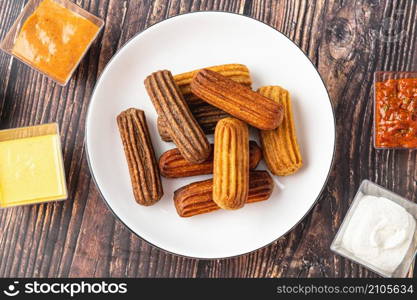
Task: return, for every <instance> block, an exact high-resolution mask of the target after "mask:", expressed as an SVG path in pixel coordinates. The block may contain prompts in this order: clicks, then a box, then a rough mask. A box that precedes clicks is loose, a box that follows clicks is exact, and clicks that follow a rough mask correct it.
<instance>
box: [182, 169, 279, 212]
mask: <svg viewBox="0 0 417 300" xmlns="http://www.w3.org/2000/svg"><path fill="white" fill-rule="evenodd" d="M273 188H274V182H273V180H272V178H271V175H269V173H268V172H267V171H251V172H250V174H249V193H248V198H247V200H246V203H255V202H259V201H265V200H267V199H269V197H270V196H271V193H272V191H273ZM174 203H175V208H176V209H177V212H178V215H180V216H181V217H191V216H195V215H199V214H204V213H208V212H212V211H215V210H218V209H220V207H219V206H218V205H217V204H216V203H215V202H214V201H213V179H208V180H204V181H199V182H194V183H191V184H189V185H186V186H184V187H182V188H180V189H178V190H176V191H175V192H174Z"/></svg>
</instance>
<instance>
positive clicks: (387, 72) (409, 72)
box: [372, 70, 417, 150]
mask: <svg viewBox="0 0 417 300" xmlns="http://www.w3.org/2000/svg"><path fill="white" fill-rule="evenodd" d="M400 73H401V74H406V75H414V74H415V76H416V78H417V70H416V71H375V72H374V76H373V77H374V78H373V83H372V89H373V91H372V101H373V109H372V113H373V122H372V129H373V133H372V140H373V142H372V145H373V147H374V149H376V150H415V149H417V147H413V148H407V147H380V146H377V145H376V88H375V84H376V83H377V82H381V81H380V80H378V76H380V75H382V74H388V75H396V74H400Z"/></svg>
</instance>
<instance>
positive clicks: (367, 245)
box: [342, 195, 416, 274]
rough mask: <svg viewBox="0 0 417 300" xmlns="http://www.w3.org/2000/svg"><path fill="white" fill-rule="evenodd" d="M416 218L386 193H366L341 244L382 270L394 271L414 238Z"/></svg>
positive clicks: (383, 271)
mask: <svg viewBox="0 0 417 300" xmlns="http://www.w3.org/2000/svg"><path fill="white" fill-rule="evenodd" d="M415 228H416V220H415V219H414V217H413V216H412V215H411V214H409V213H408V212H407V211H406V210H405V209H404V208H403V207H402V206H400V205H398V204H397V203H395V202H394V201H391V200H389V199H387V198H384V197H375V196H369V195H364V196H363V197H362V198H361V199H359V202H358V205H357V207H356V209H355V211H354V212H353V215H352V217H351V219H350V221H349V223H348V224H347V227H346V231H345V233H344V234H343V237H342V246H343V247H344V248H345V249H346V250H349V251H350V252H352V254H353V255H354V256H356V257H357V258H359V259H361V260H363V261H366V262H368V263H369V264H371V265H373V266H374V267H375V268H376V269H379V270H380V271H382V272H381V273H389V274H392V273H393V272H394V271H395V269H396V268H397V267H398V266H399V265H400V264H401V262H402V261H403V259H404V257H405V255H406V253H407V250H408V249H409V248H410V244H411V242H412V240H413V236H414V232H415Z"/></svg>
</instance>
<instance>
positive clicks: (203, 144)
mask: <svg viewBox="0 0 417 300" xmlns="http://www.w3.org/2000/svg"><path fill="white" fill-rule="evenodd" d="M145 87H146V90H147V91H148V94H149V96H150V98H151V100H152V103H153V105H154V107H155V109H156V111H157V113H158V115H159V117H161V118H163V120H164V122H165V123H166V124H167V129H168V132H169V135H170V136H171V138H172V140H173V141H174V143H175V144H176V145H177V147H178V149H179V150H180V152H181V154H182V155H183V156H184V158H185V159H186V160H188V161H190V162H193V163H200V162H203V161H205V160H206V159H207V158H208V156H209V155H210V152H211V149H210V144H209V142H208V140H207V137H206V136H205V135H204V132H203V130H202V129H201V127H200V126H199V125H198V123H197V121H196V120H195V118H194V116H193V115H192V113H191V111H190V109H189V108H188V105H187V104H186V103H185V100H184V98H183V96H182V94H181V92H180V90H179V88H178V86H177V85H176V83H175V81H174V78H173V77H172V74H171V72H169V71H167V70H164V71H158V72H155V73H152V74H151V75H149V76H148V77H147V78H146V79H145Z"/></svg>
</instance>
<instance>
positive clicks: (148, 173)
mask: <svg viewBox="0 0 417 300" xmlns="http://www.w3.org/2000/svg"><path fill="white" fill-rule="evenodd" d="M117 124H118V126H119V131H120V136H121V138H122V142H123V147H124V151H125V155H126V160H127V164H128V167H129V173H130V178H131V182H132V187H133V194H134V196H135V199H136V202H137V203H139V204H141V205H146V206H149V205H152V204H154V203H156V202H157V201H158V200H159V199H161V197H162V195H163V189H162V184H161V178H160V175H159V168H158V165H157V162H156V158H155V153H154V150H153V147H152V141H151V137H150V135H149V130H148V126H147V124H146V118H145V113H144V112H143V111H142V110H139V109H134V108H130V109H128V110H125V111H124V112H122V113H121V114H119V115H118V116H117Z"/></svg>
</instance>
